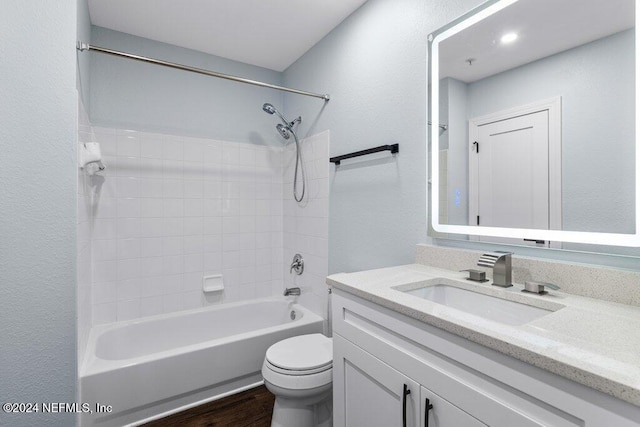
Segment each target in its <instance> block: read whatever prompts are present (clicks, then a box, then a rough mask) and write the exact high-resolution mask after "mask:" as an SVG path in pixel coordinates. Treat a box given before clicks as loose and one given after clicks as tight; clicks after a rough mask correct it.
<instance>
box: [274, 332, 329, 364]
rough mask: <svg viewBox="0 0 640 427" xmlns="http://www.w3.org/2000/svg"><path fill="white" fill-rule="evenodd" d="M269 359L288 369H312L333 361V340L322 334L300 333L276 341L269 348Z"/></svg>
mask: <svg viewBox="0 0 640 427" xmlns="http://www.w3.org/2000/svg"><path fill="white" fill-rule="evenodd" d="M266 358H267V361H268V362H269V363H270V364H272V365H273V366H276V367H278V368H281V369H285V370H288V371H310V370H318V369H319V368H326V367H329V366H331V364H332V363H333V341H331V338H327V337H325V336H324V335H322V334H310V335H300V336H297V337H292V338H287V339H285V340H282V341H280V342H277V343H275V344H274V345H272V346H271V347H269V349H268V350H267V354H266Z"/></svg>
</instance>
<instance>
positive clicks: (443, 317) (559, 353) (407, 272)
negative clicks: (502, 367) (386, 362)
mask: <svg viewBox="0 0 640 427" xmlns="http://www.w3.org/2000/svg"><path fill="white" fill-rule="evenodd" d="M465 277H466V273H463V272H462V273H460V272H454V271H450V270H443V269H439V268H434V267H428V266H425V265H420V264H410V265H404V266H398V267H391V268H384V269H378V270H369V271H362V272H357V273H339V274H334V275H331V276H329V277H327V284H328V285H331V286H333V287H334V288H336V289H340V290H343V291H346V292H348V293H351V294H353V295H356V296H359V297H361V298H364V299H366V300H369V301H371V302H374V303H376V304H379V305H382V306H384V307H387V308H389V309H391V310H394V311H396V312H399V313H401V314H404V315H406V316H409V317H412V318H414V319H417V320H420V321H422V322H425V323H428V324H430V325H433V326H436V327H438V328H440V329H443V330H446V331H448V332H450V333H453V334H455V335H459V336H461V337H464V338H467V339H469V340H471V341H474V342H476V343H478V344H481V345H484V346H486V347H489V348H491V349H494V350H496V351H499V352H501V353H504V354H507V355H509V356H512V357H515V358H516V359H519V360H522V361H524V362H527V363H530V364H532V365H534V366H537V367H539V368H542V369H545V370H547V371H550V372H553V373H555V374H557V375H560V376H562V377H565V378H568V379H570V380H573V381H575V382H578V383H580V384H584V385H586V386H588V387H592V388H594V389H596V390H599V391H601V392H604V393H607V394H610V395H612V396H615V397H617V398H619V399H621V400H624V401H627V402H629V403H632V404H634V405H636V406H640V307H636V306H630V305H624V304H618V303H613V302H607V301H602V300H597V299H592V298H586V297H581V296H576V295H571V294H566V293H562V292H560V291H550V293H549V294H547V295H541V296H538V295H534V294H525V293H522V292H520V291H521V290H522V288H523V286H522V285H518V284H515V285H514V286H513V287H511V288H506V289H503V288H498V287H496V286H491V285H490V283H491V282H486V283H473V282H470V281H468V280H465ZM434 278H444V279H446V280H445V282H446V283H448V284H452V285H454V286H456V287H459V288H463V289H468V290H475V291H477V292H480V293H484V294H487V295H492V296H499V297H502V298H504V299H509V300H512V301H516V302H521V303H524V304H528V305H532V306H537V307H539V308H544V309H547V310H551V312H550V313H549V314H547V315H545V316H543V317H541V318H539V319H536V320H533V321H531V322H528V323H525V324H522V325H518V326H511V325H506V324H503V323H498V322H494V321H490V320H486V319H484V318H482V317H478V316H475V315H472V314H468V313H466V312H464V311H461V310H456V309H454V308H450V307H447V306H444V305H441V304H437V303H434V302H431V301H429V300H426V299H422V298H419V297H416V296H413V295H409V294H406V293H403V292H401V291H399V290H398V289H395V288H397V287H399V288H400V289H402V290H409V289H412V288H420V287H424V286H425V285H427V284H428V281H429V280H430V279H434ZM425 281H427V283H425Z"/></svg>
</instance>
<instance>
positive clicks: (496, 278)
mask: <svg viewBox="0 0 640 427" xmlns="http://www.w3.org/2000/svg"><path fill="white" fill-rule="evenodd" d="M511 254H512V253H511V252H502V251H495V252H488V253H486V254H483V255H482V256H481V257H480V259H479V260H478V265H479V266H480V267H491V268H493V283H492V285H494V286H500V287H501V288H508V287H510V286H513V283H511Z"/></svg>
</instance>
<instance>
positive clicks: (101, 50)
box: [76, 42, 330, 101]
mask: <svg viewBox="0 0 640 427" xmlns="http://www.w3.org/2000/svg"><path fill="white" fill-rule="evenodd" d="M76 48H77V49H78V50H79V51H81V52H83V51H85V50H88V51H93V52H99V53H106V54H108V55H114V56H119V57H121V58H127V59H134V60H136V61H141V62H147V63H149V64H155V65H162V66H163V67H169V68H175V69H177V70H183V71H190V72H192V73H198V74H204V75H205V76H211V77H218V78H220V79H226V80H232V81H234V82H239V83H247V84H250V85H254V86H260V87H266V88H269V89H276V90H282V91H285V92H291V93H297V94H298V95H305V96H313V97H314V98H320V99H324V100H325V101H328V100H329V99H330V96H329V94H324V95H323V94H319V93H313V92H306V91H304V90H298V89H292V88H289V87H284V86H278V85H272V84H270V83H264V82H260V81H257V80H249V79H244V78H242V77H236V76H232V75H230V74H222V73H217V72H215V71H209V70H205V69H202V68H195V67H189V66H187V65H182V64H176V63H175V62H168V61H162V60H160V59H153V58H147V57H146V56H140V55H133V54H131V53H126V52H120V51H118V50H112V49H106V48H104V47H99V46H93V45H90V44H89V43H83V42H78V44H77V46H76Z"/></svg>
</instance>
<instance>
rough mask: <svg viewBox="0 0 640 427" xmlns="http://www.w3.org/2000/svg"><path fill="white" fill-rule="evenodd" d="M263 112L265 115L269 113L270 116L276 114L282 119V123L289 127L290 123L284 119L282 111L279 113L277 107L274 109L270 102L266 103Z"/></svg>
mask: <svg viewBox="0 0 640 427" xmlns="http://www.w3.org/2000/svg"><path fill="white" fill-rule="evenodd" d="M262 110H263V111H264V112H265V113H269V114H276V115H277V116H278V117H280V120H282V123H284V124H285V126H289V121H288V120H287V119H285V118H284V116H283V115H282V114H280V111H278V110H277V109H276V107H274V106H273V105H271V104H269V103H268V102H267V103H265V104H264V105H263V106H262Z"/></svg>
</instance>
